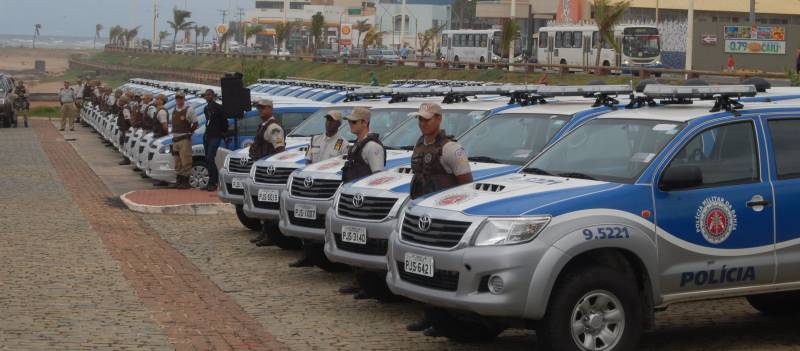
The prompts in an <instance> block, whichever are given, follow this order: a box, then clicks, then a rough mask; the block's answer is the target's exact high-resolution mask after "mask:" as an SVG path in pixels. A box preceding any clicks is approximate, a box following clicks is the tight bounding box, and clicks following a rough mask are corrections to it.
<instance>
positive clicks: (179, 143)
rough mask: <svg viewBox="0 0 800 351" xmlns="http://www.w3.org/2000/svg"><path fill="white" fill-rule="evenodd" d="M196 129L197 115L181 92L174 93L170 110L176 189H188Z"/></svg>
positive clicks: (189, 186)
mask: <svg viewBox="0 0 800 351" xmlns="http://www.w3.org/2000/svg"><path fill="white" fill-rule="evenodd" d="M195 129H197V114H196V113H195V112H194V109H193V108H192V107H191V106H189V105H187V104H186V95H185V94H184V93H183V92H182V91H178V92H177V93H175V108H174V109H173V110H172V155H173V156H174V157H175V173H176V177H175V185H176V188H178V189H189V188H191V185H189V179H190V177H191V175H192V133H193V132H194V130H195Z"/></svg>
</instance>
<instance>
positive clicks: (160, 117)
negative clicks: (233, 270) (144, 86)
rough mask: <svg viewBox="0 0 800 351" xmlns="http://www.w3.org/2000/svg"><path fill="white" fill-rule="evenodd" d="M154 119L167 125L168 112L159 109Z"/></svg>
mask: <svg viewBox="0 0 800 351" xmlns="http://www.w3.org/2000/svg"><path fill="white" fill-rule="evenodd" d="M156 119H157V120H158V123H161V124H164V123H166V124H167V125H169V122H168V121H167V120H168V119H169V113H168V112H167V110H159V111H158V114H157V115H156Z"/></svg>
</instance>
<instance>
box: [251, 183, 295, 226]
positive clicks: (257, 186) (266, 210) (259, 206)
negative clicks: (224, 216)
mask: <svg viewBox="0 0 800 351" xmlns="http://www.w3.org/2000/svg"><path fill="white" fill-rule="evenodd" d="M261 189H263V190H276V191H278V194H279V196H280V194H282V193H283V192H284V191H285V190H286V184H264V183H256V182H255V181H254V180H253V178H249V177H248V178H247V181H245V183H244V198H243V200H244V207H243V208H242V209H243V210H244V214H245V215H247V217H251V218H259V219H267V220H275V221H277V220H278V219H280V215H281V214H280V204H281V202H280V199H279V200H278V202H265V201H258V191H259V190H261Z"/></svg>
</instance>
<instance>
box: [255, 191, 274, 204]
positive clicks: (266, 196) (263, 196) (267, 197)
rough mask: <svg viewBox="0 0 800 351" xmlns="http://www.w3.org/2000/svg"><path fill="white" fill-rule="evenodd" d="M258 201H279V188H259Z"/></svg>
mask: <svg viewBox="0 0 800 351" xmlns="http://www.w3.org/2000/svg"><path fill="white" fill-rule="evenodd" d="M258 201H259V202H278V191H277V190H267V189H258Z"/></svg>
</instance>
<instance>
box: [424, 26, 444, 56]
mask: <svg viewBox="0 0 800 351" xmlns="http://www.w3.org/2000/svg"><path fill="white" fill-rule="evenodd" d="M445 27H447V23H443V24H441V25H438V26H433V27H431V28H430V29H428V30H426V31H425V32H426V33H427V32H430V36H431V44H432V48H435V47H436V44H437V43H438V41H439V38H440V37H441V34H442V31H443V30H444V29H445ZM423 53H424V51H423Z"/></svg>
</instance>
